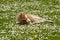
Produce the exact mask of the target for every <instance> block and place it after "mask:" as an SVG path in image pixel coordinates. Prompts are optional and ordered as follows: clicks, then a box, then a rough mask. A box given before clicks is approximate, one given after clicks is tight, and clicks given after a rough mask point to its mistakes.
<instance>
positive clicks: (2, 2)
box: [0, 0, 60, 40]
mask: <svg viewBox="0 0 60 40" xmlns="http://www.w3.org/2000/svg"><path fill="white" fill-rule="evenodd" d="M22 11H23V12H27V13H28V14H29V13H31V14H34V15H38V16H40V17H43V18H48V19H49V20H52V21H53V24H51V23H40V24H33V25H18V24H16V14H18V13H19V12H22ZM0 40H60V0H0Z"/></svg>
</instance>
